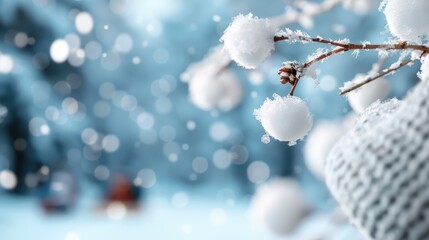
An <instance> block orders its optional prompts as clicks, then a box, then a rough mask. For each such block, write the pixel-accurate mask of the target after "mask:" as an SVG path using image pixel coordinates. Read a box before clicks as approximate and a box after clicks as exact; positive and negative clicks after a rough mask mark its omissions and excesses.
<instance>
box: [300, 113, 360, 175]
mask: <svg viewBox="0 0 429 240" xmlns="http://www.w3.org/2000/svg"><path fill="white" fill-rule="evenodd" d="M355 121H356V115H355V114H349V115H348V116H346V117H345V118H344V119H342V120H322V121H320V122H318V123H317V124H316V125H315V126H314V128H313V130H312V131H311V132H310V134H309V135H308V137H307V141H306V142H305V146H304V160H305V163H306V165H307V167H308V169H309V170H310V171H311V172H312V173H313V174H314V175H315V176H316V177H318V178H319V179H324V178H325V163H326V158H327V157H328V154H329V152H330V151H331V149H332V147H333V146H334V145H335V143H336V142H337V141H338V140H339V139H340V138H341V137H342V136H344V134H345V133H346V132H347V131H348V130H350V129H351V128H352V126H353V125H354V123H355Z"/></svg>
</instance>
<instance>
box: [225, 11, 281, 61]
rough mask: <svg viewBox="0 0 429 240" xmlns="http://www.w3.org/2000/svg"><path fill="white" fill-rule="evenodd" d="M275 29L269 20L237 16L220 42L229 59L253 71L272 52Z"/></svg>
mask: <svg viewBox="0 0 429 240" xmlns="http://www.w3.org/2000/svg"><path fill="white" fill-rule="evenodd" d="M276 32H277V27H276V25H274V24H273V23H271V21H270V20H269V19H262V18H258V17H254V16H253V15H252V14H251V13H249V14H247V15H242V14H240V15H238V16H236V17H235V18H234V20H233V22H232V23H231V24H230V25H229V27H228V28H227V29H226V30H225V32H224V34H223V36H222V38H221V39H220V41H221V42H223V43H224V47H225V49H226V51H227V52H228V53H229V55H230V56H231V58H232V59H233V60H234V61H235V62H237V63H238V64H239V65H240V66H243V67H245V68H248V69H254V68H256V67H257V66H258V65H259V64H261V63H262V62H263V61H265V59H267V58H268V57H269V56H270V55H271V52H272V51H273V50H274V36H275V34H276Z"/></svg>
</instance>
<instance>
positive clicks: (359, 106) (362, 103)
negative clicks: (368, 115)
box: [347, 74, 390, 113]
mask: <svg viewBox="0 0 429 240" xmlns="http://www.w3.org/2000/svg"><path fill="white" fill-rule="evenodd" d="M365 79H366V76H365V75H363V74H358V75H356V77H355V79H354V80H352V81H351V84H353V83H360V82H362V81H363V80H365ZM349 86H351V85H349ZM389 92H390V83H389V82H388V81H387V80H385V79H384V78H381V79H377V80H375V81H372V82H370V83H368V84H365V85H364V86H362V87H360V88H358V89H356V90H355V91H352V92H350V93H348V94H347V99H348V100H349V103H350V106H351V107H352V108H353V110H354V111H355V112H356V113H362V112H363V111H364V110H365V109H366V108H367V107H368V106H369V105H371V103H373V102H375V101H377V100H384V99H386V98H387V96H388V95H389Z"/></svg>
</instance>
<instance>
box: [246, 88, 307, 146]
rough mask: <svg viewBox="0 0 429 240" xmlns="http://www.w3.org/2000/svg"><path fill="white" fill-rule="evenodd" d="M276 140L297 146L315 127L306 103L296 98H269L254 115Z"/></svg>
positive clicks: (276, 96) (274, 96)
mask: <svg viewBox="0 0 429 240" xmlns="http://www.w3.org/2000/svg"><path fill="white" fill-rule="evenodd" d="M253 114H254V115H255V117H256V119H257V120H259V121H260V122H261V124H262V127H264V130H265V131H266V132H267V134H269V135H270V136H271V137H273V138H274V139H277V140H279V141H283V142H289V145H294V144H296V141H298V140H299V139H303V138H304V137H305V135H307V133H308V131H309V130H310V129H311V127H312V125H313V117H312V115H311V113H310V111H309V110H308V107H307V105H306V103H305V102H304V101H303V100H302V99H300V98H298V97H295V96H287V97H281V96H279V95H277V94H274V95H273V99H269V98H267V100H265V102H264V104H262V106H261V107H260V108H259V109H255V111H254V113H253Z"/></svg>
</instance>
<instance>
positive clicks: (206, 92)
mask: <svg viewBox="0 0 429 240" xmlns="http://www.w3.org/2000/svg"><path fill="white" fill-rule="evenodd" d="M189 94H190V97H191V100H192V102H193V103H194V104H195V105H196V106H197V107H199V108H201V109H203V110H206V111H208V110H212V109H220V110H222V111H230V110H231V109H233V108H234V107H236V106H237V105H238V104H239V103H241V101H242V99H243V87H242V85H241V82H240V79H238V77H237V75H236V74H235V73H234V72H233V71H232V70H229V69H225V70H224V71H221V72H219V73H218V74H217V75H213V76H206V77H202V78H200V79H198V80H196V81H192V82H190V83H189Z"/></svg>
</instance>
